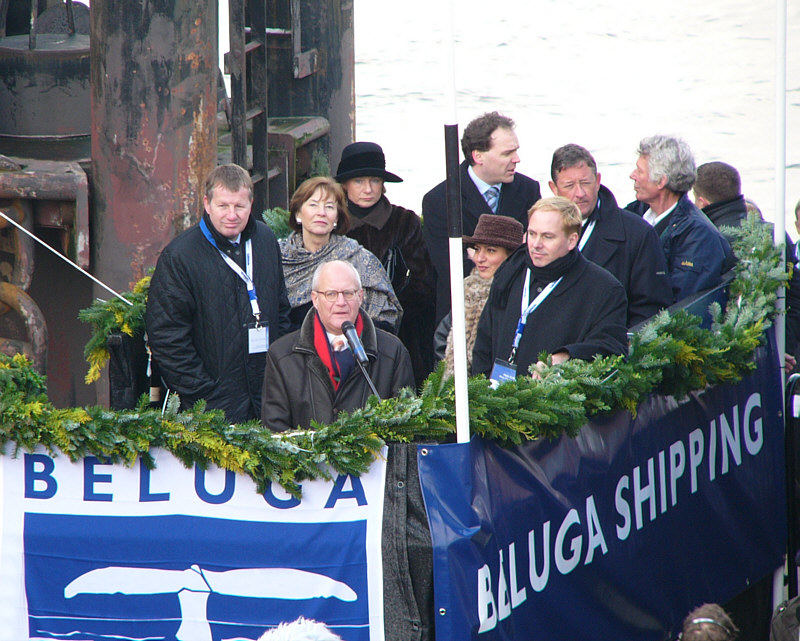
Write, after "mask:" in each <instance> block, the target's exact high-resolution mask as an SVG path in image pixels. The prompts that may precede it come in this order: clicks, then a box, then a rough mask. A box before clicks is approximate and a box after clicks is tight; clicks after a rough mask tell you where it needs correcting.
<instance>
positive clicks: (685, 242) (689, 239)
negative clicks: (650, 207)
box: [626, 194, 736, 302]
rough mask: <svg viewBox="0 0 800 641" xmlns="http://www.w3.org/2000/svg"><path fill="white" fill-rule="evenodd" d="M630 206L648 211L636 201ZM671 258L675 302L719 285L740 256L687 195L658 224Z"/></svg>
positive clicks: (668, 257) (664, 246) (668, 259)
mask: <svg viewBox="0 0 800 641" xmlns="http://www.w3.org/2000/svg"><path fill="white" fill-rule="evenodd" d="M626 209H630V210H633V211H636V212H637V213H644V211H646V210H647V205H645V204H644V203H639V202H638V201H634V202H633V203H630V204H629V205H628V206H627V207H626ZM656 231H657V232H659V235H660V237H661V247H662V249H663V250H664V255H665V256H666V257H667V269H668V270H669V280H670V282H671V283H672V293H673V295H674V297H675V301H676V302H678V301H681V300H682V299H684V298H686V297H687V296H691V295H692V294H696V293H697V292H702V291H705V290H706V289H710V288H712V287H715V286H716V285H719V283H720V282H721V281H722V275H723V274H724V273H725V272H727V271H728V270H729V269H730V268H731V267H733V265H734V263H735V262H736V258H735V257H734V255H733V251H731V246H730V244H729V243H728V241H727V239H726V238H725V236H723V235H722V233H720V231H719V230H718V229H717V228H716V227H715V226H714V223H712V222H711V221H710V220H709V219H708V217H707V216H706V215H705V214H704V213H703V212H702V211H700V210H699V209H698V208H697V207H695V205H694V203H693V202H692V201H691V200H689V197H688V196H687V195H686V194H683V195H682V196H681V197H680V200H678V204H677V205H675V209H673V210H672V213H670V215H669V216H667V217H666V218H665V219H664V220H662V221H660V222H659V223H658V225H656Z"/></svg>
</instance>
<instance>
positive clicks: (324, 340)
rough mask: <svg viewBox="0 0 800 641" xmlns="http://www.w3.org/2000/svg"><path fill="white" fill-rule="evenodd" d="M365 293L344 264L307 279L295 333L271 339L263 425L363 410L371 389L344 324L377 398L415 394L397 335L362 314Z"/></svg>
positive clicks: (307, 422)
mask: <svg viewBox="0 0 800 641" xmlns="http://www.w3.org/2000/svg"><path fill="white" fill-rule="evenodd" d="M363 299H364V291H363V290H362V289H361V279H360V277H359V274H358V272H357V271H356V269H355V268H354V267H353V266H352V265H351V264H350V263H347V262H344V261H340V260H332V261H329V262H327V263H322V264H321V265H320V266H319V267H318V268H317V269H316V271H315V272H314V276H313V277H312V281H311V303H312V305H313V308H312V309H310V310H309V312H308V314H307V315H306V317H305V320H304V321H303V324H302V326H301V327H300V329H299V330H297V331H295V332H292V333H291V334H287V335H286V336H284V337H283V338H282V339H280V340H278V341H276V342H275V343H274V344H273V345H272V347H271V348H270V350H269V353H268V354H267V364H266V369H265V372H264V389H263V391H262V394H261V421H262V422H263V423H264V425H265V426H266V427H267V428H269V429H270V430H272V431H273V432H282V431H286V430H291V429H296V428H298V427H300V428H303V429H307V428H309V427H310V426H311V421H317V422H319V423H324V424H328V423H332V422H333V421H334V420H335V419H336V416H337V415H338V414H339V412H341V411H352V410H354V409H357V408H360V407H364V405H365V404H366V402H367V399H368V398H369V397H370V395H371V394H372V391H371V389H370V386H369V384H368V382H367V380H366V378H365V377H364V375H363V373H362V372H361V370H360V368H359V367H358V366H357V363H356V361H355V359H354V356H353V351H352V350H351V349H350V348H349V347H348V341H347V338H346V337H345V336H344V330H343V328H342V323H344V322H346V321H350V322H351V323H353V324H354V326H355V328H356V331H357V333H358V335H359V337H360V340H361V342H362V343H363V347H364V352H365V357H366V358H367V359H368V362H367V363H366V364H365V367H366V370H367V373H368V374H369V376H370V378H371V379H372V381H373V383H374V384H375V387H376V389H377V391H378V395H379V396H380V397H381V398H388V397H391V396H396V395H397V393H398V392H399V391H400V389H402V388H403V387H410V388H412V389H413V388H414V373H413V371H412V369H411V358H410V357H409V355H408V352H407V351H406V348H405V347H403V344H402V343H401V342H400V339H398V338H397V337H396V336H394V335H392V334H389V333H388V332H385V331H383V330H381V329H377V328H376V327H375V326H374V325H373V324H372V321H371V320H370V319H369V317H368V316H367V315H366V314H363V313H361V311H360V307H361V302H362V301H363Z"/></svg>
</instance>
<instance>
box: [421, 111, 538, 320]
mask: <svg viewBox="0 0 800 641" xmlns="http://www.w3.org/2000/svg"><path fill="white" fill-rule="evenodd" d="M461 149H462V151H463V152H464V159H465V160H464V162H463V163H461V167H460V170H459V171H460V174H461V222H462V233H463V234H464V235H465V236H472V235H473V234H474V233H475V225H477V224H478V219H479V218H480V217H481V214H499V215H501V216H511V217H512V218H516V219H517V220H518V221H519V222H520V223H522V224H523V225H526V224H527V222H528V209H530V207H531V206H532V205H533V204H534V203H535V202H536V201H537V200H539V199H540V198H541V197H542V193H541V191H540V189H539V183H538V182H536V181H535V180H533V179H532V178H528V177H527V176H524V175H523V174H520V173H517V170H516V168H517V163H518V162H519V154H518V153H517V152H518V150H519V142H518V140H517V135H516V134H515V133H514V121H513V120H511V118H508V117H506V116H502V115H500V114H499V113H497V112H496V111H493V112H491V113H485V114H483V115H482V116H479V117H478V118H476V119H475V120H473V121H472V122H470V123H469V124H468V125H467V126H466V128H465V129H464V134H463V136H462V137H461ZM487 192H488V193H487ZM422 234H423V236H424V237H425V243H426V244H427V246H428V252H429V253H430V256H431V262H432V263H433V268H434V270H435V271H436V280H437V283H436V322H437V323H438V322H439V321H440V320H441V319H442V318H443V317H444V316H446V315H447V312H448V311H450V262H449V260H450V259H449V256H450V253H449V248H448V233H447V203H446V190H445V183H444V182H441V183H439V184H438V185H436V187H434V188H433V189H431V190H430V191H429V192H428V193H427V194H425V196H424V197H423V199H422ZM463 263H464V276H466V275H468V274H469V272H470V270H471V269H472V267H473V265H472V263H471V262H470V260H469V259H468V258H467V254H466V252H465V253H464V254H463Z"/></svg>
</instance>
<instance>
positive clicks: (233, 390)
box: [145, 165, 289, 423]
mask: <svg viewBox="0 0 800 641" xmlns="http://www.w3.org/2000/svg"><path fill="white" fill-rule="evenodd" d="M252 203H253V182H252V180H251V178H250V175H249V174H248V173H247V172H246V171H245V170H244V169H242V168H241V167H239V166H237V165H222V166H220V167H217V168H216V169H214V170H213V171H212V172H211V174H210V175H209V177H208V179H207V180H206V190H205V196H204V198H203V205H204V207H205V213H204V214H203V218H202V219H201V221H200V224H199V225H196V226H194V227H192V228H191V229H188V230H186V231H185V232H183V233H182V234H180V235H179V236H177V237H176V238H174V239H173V240H172V242H170V243H169V244H168V245H167V246H166V247H165V248H164V250H163V251H162V252H161V256H160V257H159V259H158V263H157V265H156V269H155V272H154V274H153V278H152V280H151V282H150V291H149V294H148V299H147V313H146V318H145V324H146V327H147V336H148V340H149V344H150V349H151V350H152V353H153V357H154V359H155V361H156V363H157V364H158V368H159V371H160V372H161V375H162V376H163V378H164V380H165V381H166V383H167V385H168V387H169V388H170V389H171V390H173V391H175V392H177V393H178V394H179V395H180V399H181V408H182V409H185V408H188V407H191V406H192V405H193V404H194V403H195V402H196V401H198V400H200V399H205V400H206V403H207V405H206V407H207V408H208V409H221V410H224V411H225V416H226V417H227V419H228V420H229V421H231V422H233V423H239V422H242V421H246V420H250V419H257V418H259V415H260V411H261V383H262V380H263V376H264V360H265V353H266V351H267V348H268V347H269V342H270V340H275V339H277V338H278V337H280V336H282V335H283V334H284V333H286V331H288V329H289V300H288V298H287V296H286V286H285V285H284V282H283V270H282V269H281V257H280V250H279V249H278V242H277V240H276V239H275V236H274V234H273V233H272V231H270V229H269V227H267V226H266V225H265V224H264V223H263V222H260V221H256V220H255V219H253V218H251V216H250V209H251V206H252Z"/></svg>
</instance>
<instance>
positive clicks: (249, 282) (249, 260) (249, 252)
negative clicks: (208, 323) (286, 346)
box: [200, 218, 261, 325]
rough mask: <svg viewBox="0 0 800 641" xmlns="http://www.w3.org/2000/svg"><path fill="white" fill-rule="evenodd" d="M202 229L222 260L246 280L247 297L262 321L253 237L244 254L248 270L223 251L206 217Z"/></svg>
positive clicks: (258, 318)
mask: <svg viewBox="0 0 800 641" xmlns="http://www.w3.org/2000/svg"><path fill="white" fill-rule="evenodd" d="M200 230H201V231H202V232H203V236H205V237H206V240H207V241H208V242H209V243H211V245H212V246H213V247H214V248H215V249H216V250H217V251H218V252H219V255H220V256H222V260H224V261H225V264H226V265H228V267H230V268H231V269H232V270H233V273H234V274H236V275H237V276H238V277H239V278H241V279H242V280H243V281H244V284H245V285H246V286H247V297H248V298H249V299H250V308H251V309H252V310H253V316H255V318H256V325H258V323H260V322H261V308H260V307H259V306H258V297H257V296H256V285H255V283H254V282H253V241H252V239H250V238H248V239H247V242H245V244H244V256H245V266H246V267H247V271H246V272H244V271H242V268H241V267H239V265H237V264H236V262H235V261H234V260H233V259H232V258H231V257H230V256H228V255H227V254H226V253H225V252H223V251H222V250H221V249H220V248H219V246H218V245H217V241H216V240H214V237H213V236H212V235H211V231H209V229H208V225H206V221H205V218H201V219H200Z"/></svg>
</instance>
